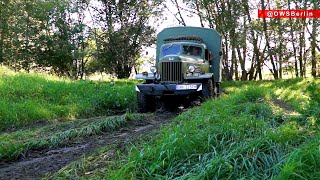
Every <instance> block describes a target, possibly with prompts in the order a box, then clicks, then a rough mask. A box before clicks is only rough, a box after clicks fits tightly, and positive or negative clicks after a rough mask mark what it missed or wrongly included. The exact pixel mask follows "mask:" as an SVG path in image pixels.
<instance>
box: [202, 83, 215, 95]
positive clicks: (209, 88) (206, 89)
mask: <svg viewBox="0 0 320 180" xmlns="http://www.w3.org/2000/svg"><path fill="white" fill-rule="evenodd" d="M214 89H215V88H214V86H213V82H212V79H208V80H206V81H204V82H203V83H202V97H203V98H204V99H208V98H212V97H213V96H214V94H215V93H214Z"/></svg>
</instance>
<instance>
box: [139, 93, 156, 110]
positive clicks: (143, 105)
mask: <svg viewBox="0 0 320 180" xmlns="http://www.w3.org/2000/svg"><path fill="white" fill-rule="evenodd" d="M154 102H155V100H154V97H153V96H149V95H147V94H144V93H141V92H137V104H138V112H139V113H146V112H150V111H153V109H154V105H155V103H154Z"/></svg>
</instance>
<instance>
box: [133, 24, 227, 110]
mask: <svg viewBox="0 0 320 180" xmlns="http://www.w3.org/2000/svg"><path fill="white" fill-rule="evenodd" d="M221 55H222V52H221V35H220V34H219V33H218V32H217V31H215V30H214V29H208V28H200V27H171V28H166V29H164V30H162V31H161V32H160V33H159V34H158V35H157V52H156V63H155V66H152V67H151V68H150V71H151V73H148V72H144V73H142V74H137V75H136V79H143V80H144V83H143V84H139V85H137V86H136V91H137V103H138V111H139V112H148V111H152V110H154V107H155V105H154V104H155V101H158V100H159V97H160V98H161V97H165V96H179V97H181V98H185V97H186V96H191V95H192V96H194V95H196V96H200V97H202V98H203V99H206V98H211V97H214V96H218V95H219V86H220V83H221V67H222V64H221V62H222V61H221V57H222V56H221Z"/></svg>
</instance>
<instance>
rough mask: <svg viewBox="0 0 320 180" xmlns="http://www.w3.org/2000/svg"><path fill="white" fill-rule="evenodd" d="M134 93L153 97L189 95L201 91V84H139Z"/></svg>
mask: <svg viewBox="0 0 320 180" xmlns="http://www.w3.org/2000/svg"><path fill="white" fill-rule="evenodd" d="M136 91H137V92H142V93H144V94H147V95H153V96H162V95H189V94H192V93H195V92H198V91H202V84H201V83H185V84H139V85H137V86H136Z"/></svg>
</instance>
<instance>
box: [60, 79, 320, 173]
mask: <svg viewBox="0 0 320 180" xmlns="http://www.w3.org/2000/svg"><path fill="white" fill-rule="evenodd" d="M319 88H320V81H319V80H315V79H292V80H279V81H259V82H227V83H224V89H225V91H226V95H225V96H223V97H221V98H219V99H218V100H215V101H208V102H205V103H203V104H202V105H201V106H200V107H195V108H192V109H190V110H188V111H187V112H185V113H182V114H181V115H179V116H178V117H177V118H176V120H175V122H174V123H173V124H172V125H171V126H169V127H166V128H163V129H162V130H161V131H160V132H159V134H158V135H157V136H152V137H150V139H149V140H148V141H142V142H138V143H139V144H135V145H132V146H129V147H127V149H126V150H125V151H119V152H118V155H116V156H114V158H113V159H112V160H108V161H104V162H102V161H101V157H102V156H104V155H107V154H109V153H110V152H113V151H114V150H112V148H110V147H109V148H104V149H102V150H101V151H99V152H97V153H95V154H93V155H91V156H88V157H84V158H83V159H81V160H80V161H77V162H75V163H72V164H71V165H69V166H67V167H65V168H64V169H62V170H61V171H59V172H58V173H56V174H55V178H58V179H59V178H62V179H66V178H68V177H72V178H75V177H76V178H79V179H87V178H92V179H102V178H106V179H270V178H273V179H318V178H319V176H320V174H319V172H320V164H319V162H320V150H319V144H320V134H319V117H320V116H319V115H320V114H319V113H320V107H319V103H320V102H319V100H320V95H319V93H318V91H317V90H318V89H319ZM113 153H114V152H113ZM116 154H117V153H116ZM90 167H96V168H95V169H94V170H92V168H90ZM88 172H89V173H88Z"/></svg>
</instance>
